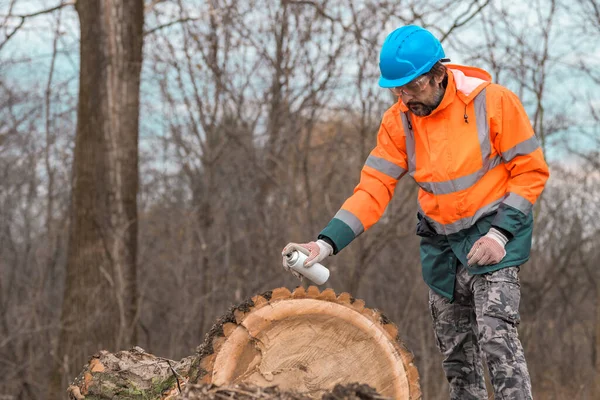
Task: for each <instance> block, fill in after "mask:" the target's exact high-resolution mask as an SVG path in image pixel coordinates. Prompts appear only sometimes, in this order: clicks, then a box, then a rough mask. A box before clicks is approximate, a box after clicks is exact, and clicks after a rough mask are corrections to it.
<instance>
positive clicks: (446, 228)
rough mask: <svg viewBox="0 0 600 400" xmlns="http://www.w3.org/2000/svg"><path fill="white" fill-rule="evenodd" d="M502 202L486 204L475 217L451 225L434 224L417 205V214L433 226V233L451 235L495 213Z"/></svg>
mask: <svg viewBox="0 0 600 400" xmlns="http://www.w3.org/2000/svg"><path fill="white" fill-rule="evenodd" d="M502 202H503V201H502V198H500V199H498V200H496V201H494V202H492V203H490V204H487V205H485V206H483V207H481V208H480V209H479V210H477V211H476V212H475V215H473V216H472V217H465V218H461V219H459V220H458V221H455V222H452V223H451V224H440V223H439V222H436V221H434V220H432V219H431V218H429V217H427V216H425V215H426V214H425V212H424V211H423V209H422V208H421V205H420V204H419V212H420V213H421V214H422V215H424V216H425V218H427V221H428V222H429V223H430V224H431V225H432V226H433V228H434V229H435V231H436V232H437V233H438V234H440V235H451V234H453V233H456V232H460V231H462V230H463V229H467V228H470V227H471V226H473V225H474V224H475V222H477V221H478V220H479V219H481V217H484V216H486V215H488V214H491V213H493V212H494V211H496V210H497V209H498V207H499V206H500V204H501V203H502Z"/></svg>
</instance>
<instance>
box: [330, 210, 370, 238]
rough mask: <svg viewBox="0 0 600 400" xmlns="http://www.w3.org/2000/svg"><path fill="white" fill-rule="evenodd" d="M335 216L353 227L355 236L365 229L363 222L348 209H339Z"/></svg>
mask: <svg viewBox="0 0 600 400" xmlns="http://www.w3.org/2000/svg"><path fill="white" fill-rule="evenodd" d="M333 218H337V219H339V220H340V221H342V222H343V223H345V224H346V225H348V226H349V227H350V229H352V232H354V236H355V237H356V236H358V235H360V234H361V233H363V232H364V231H365V227H364V226H363V224H362V222H360V220H359V219H358V218H357V217H356V215H354V214H352V213H351V212H350V211H348V210H339V211H338V212H337V213H336V214H335V215H334V216H333Z"/></svg>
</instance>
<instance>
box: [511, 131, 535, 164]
mask: <svg viewBox="0 0 600 400" xmlns="http://www.w3.org/2000/svg"><path fill="white" fill-rule="evenodd" d="M539 147H540V144H539V143H538V141H537V138H536V137H535V136H532V137H530V138H529V139H527V140H525V141H523V142H521V143H519V144H518V145H516V146H514V147H512V148H510V149H508V150H506V151H503V152H502V159H503V160H504V162H509V161H510V160H512V159H513V158H515V157H516V156H524V155H526V154H529V153H533V152H534V151H535V150H537V149H538V148H539Z"/></svg>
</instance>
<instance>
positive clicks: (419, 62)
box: [379, 25, 446, 88]
mask: <svg viewBox="0 0 600 400" xmlns="http://www.w3.org/2000/svg"><path fill="white" fill-rule="evenodd" d="M444 57H446V55H445V53H444V49H442V44H441V43H440V41H439V40H438V39H437V38H436V37H435V36H433V35H432V34H431V32H429V31H428V30H426V29H423V28H421V27H420V26H416V25H406V26H403V27H400V28H398V29H396V30H394V31H393V32H392V33H390V34H389V35H388V36H387V37H386V38H385V41H384V42H383V46H382V48H381V53H380V54H379V70H380V71H381V77H380V78H379V86H381V87H384V88H391V87H397V86H402V85H406V84H407V83H408V82H410V81H412V80H413V79H415V78H416V77H418V76H420V75H423V74H425V73H427V72H429V71H430V70H431V68H432V67H433V65H434V64H435V63H436V62H438V61H440V60H441V59H443V58H444Z"/></svg>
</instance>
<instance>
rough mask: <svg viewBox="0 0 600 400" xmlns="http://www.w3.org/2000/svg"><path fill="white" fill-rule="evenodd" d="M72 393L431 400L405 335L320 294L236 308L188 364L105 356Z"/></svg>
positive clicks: (359, 305)
mask: <svg viewBox="0 0 600 400" xmlns="http://www.w3.org/2000/svg"><path fill="white" fill-rule="evenodd" d="M186 386H187V388H186ZM261 388H262V389H261ZM182 389H184V392H185V393H184V394H181V395H180V394H179V393H180V391H181V390H182ZM68 393H69V396H70V399H74V400H82V399H92V398H93V399H96V400H100V399H114V398H119V399H157V400H159V399H160V400H167V399H175V398H177V399H188V398H189V399H212V398H219V397H222V396H223V395H225V394H227V396H229V397H227V398H239V399H245V398H252V397H256V396H257V394H260V397H261V398H272V399H276V398H278V399H308V398H323V399H336V398H357V399H358V398H361V399H371V398H372V399H381V398H394V399H406V400H417V399H420V398H421V391H420V387H419V376H418V373H417V369H416V367H415V365H414V364H413V356H412V354H411V353H410V352H409V351H408V350H407V349H406V347H405V346H404V345H403V344H402V341H401V340H400V338H399V337H398V328H397V327H396V325H394V324H393V323H391V322H390V321H389V320H388V319H387V318H386V317H385V316H384V315H383V314H381V313H380V312H379V311H377V310H374V309H369V308H365V304H364V301H362V300H356V299H354V298H353V297H352V296H350V295H349V294H348V293H342V294H340V295H339V296H337V295H336V294H335V293H334V292H333V290H331V289H327V290H325V291H323V292H320V291H319V290H318V289H317V288H316V287H314V286H311V287H309V288H308V289H306V290H305V289H304V288H302V287H298V288H297V289H296V290H294V292H290V291H289V290H288V289H286V288H278V289H275V290H273V291H269V292H266V293H263V294H262V295H257V296H255V297H253V298H252V299H250V300H247V301H246V302H244V303H242V304H241V305H238V306H236V307H233V308H232V309H230V310H229V312H227V313H226V314H225V315H224V316H222V317H221V318H220V319H219V320H218V321H217V323H216V324H215V325H214V326H213V327H212V328H211V330H210V332H209V333H208V334H207V335H206V337H205V339H204V343H203V344H202V345H201V346H199V347H198V352H197V354H195V355H193V356H190V357H187V358H185V359H183V360H181V361H179V362H176V361H171V360H167V359H164V358H160V357H156V356H153V355H152V354H149V353H147V352H145V351H144V350H143V349H140V348H139V347H136V348H134V349H133V350H131V351H122V352H119V353H115V354H112V353H109V352H106V351H101V352H100V353H98V354H96V355H94V356H93V357H92V358H91V359H90V361H89V363H88V365H87V366H86V367H85V368H84V370H83V372H82V373H81V374H80V375H79V377H78V378H77V379H76V380H75V382H73V384H72V385H71V386H70V387H69V390H68ZM236 393H237V395H236ZM248 393H250V394H248ZM336 393H337V394H336ZM244 396H246V397H244ZM328 396H329V397H328Z"/></svg>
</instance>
